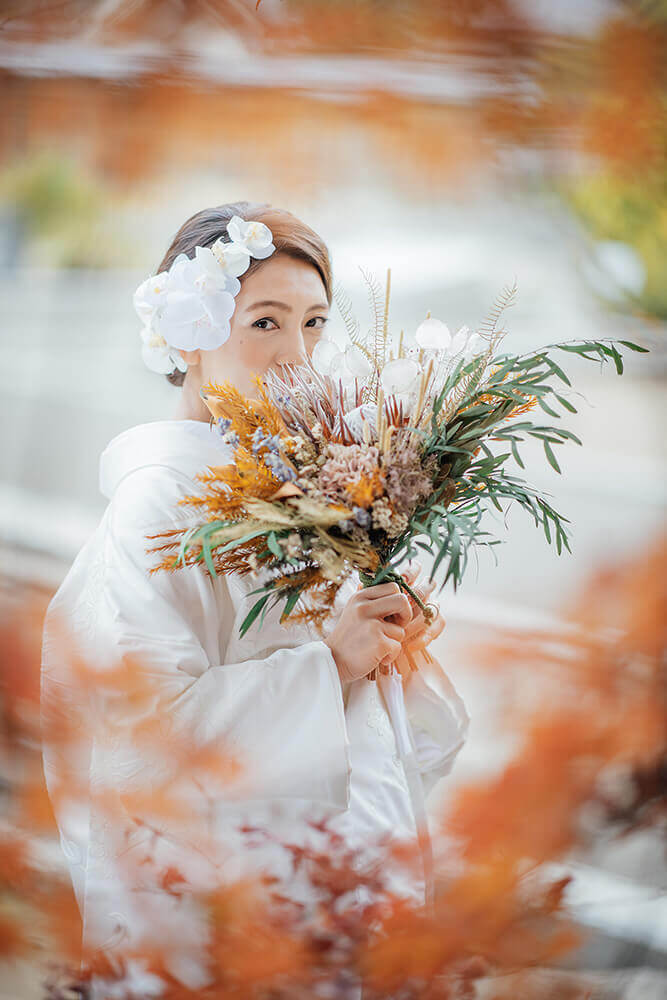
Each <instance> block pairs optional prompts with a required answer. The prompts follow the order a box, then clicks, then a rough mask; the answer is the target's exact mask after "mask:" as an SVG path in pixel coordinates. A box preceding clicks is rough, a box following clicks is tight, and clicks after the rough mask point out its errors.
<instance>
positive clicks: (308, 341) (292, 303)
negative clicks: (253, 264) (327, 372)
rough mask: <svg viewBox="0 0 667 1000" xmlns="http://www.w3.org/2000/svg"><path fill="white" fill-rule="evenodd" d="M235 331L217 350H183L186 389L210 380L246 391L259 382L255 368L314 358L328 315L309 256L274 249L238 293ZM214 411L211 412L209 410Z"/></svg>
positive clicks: (195, 388)
mask: <svg viewBox="0 0 667 1000" xmlns="http://www.w3.org/2000/svg"><path fill="white" fill-rule="evenodd" d="M235 301H236V305H235V308H234V313H233V314H232V318H231V334H230V336H229V338H228V339H227V340H226V341H225V343H224V344H223V345H222V346H221V347H218V348H216V350H214V351H183V352H182V354H183V356H184V358H185V360H186V361H187V363H188V370H187V373H186V378H185V383H184V386H183V388H184V389H185V388H186V386H187V385H188V382H190V386H189V388H190V390H191V392H194V391H196V393H197V395H198V394H199V388H200V387H201V386H202V385H205V384H206V383H208V382H227V381H229V382H233V384H234V385H235V386H236V387H237V389H238V390H239V391H240V392H242V393H243V394H244V395H246V396H253V395H254V394H255V393H256V387H255V385H254V383H253V381H252V375H253V373H257V374H259V375H263V374H264V373H265V372H267V371H268V370H269V369H274V370H276V371H277V372H278V373H280V369H281V366H282V365H285V364H299V363H302V362H303V361H304V360H305V358H306V356H308V357H310V354H311V353H312V350H313V348H314V346H315V344H316V343H317V342H318V340H319V339H320V336H321V334H322V330H323V329H324V326H325V324H326V320H327V318H328V316H329V306H328V304H327V296H326V289H325V287H324V283H323V281H322V279H321V277H320V275H319V272H318V271H317V269H316V268H315V267H313V266H312V265H311V264H308V263H306V262H305V261H300V260H295V259H294V258H292V257H289V256H287V255H285V254H281V253H279V252H276V253H274V254H272V256H271V257H269V258H267V260H265V261H264V262H263V263H262V265H261V267H259V268H258V269H257V270H256V271H255V272H254V273H253V274H251V275H249V276H248V277H247V278H246V279H245V280H244V279H243V277H241V290H240V292H239V293H238V295H237V296H236V299H235ZM209 416H210V414H209Z"/></svg>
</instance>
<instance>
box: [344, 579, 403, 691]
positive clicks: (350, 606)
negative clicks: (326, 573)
mask: <svg viewBox="0 0 667 1000" xmlns="http://www.w3.org/2000/svg"><path fill="white" fill-rule="evenodd" d="M360 586H361V585H360ZM410 621H412V607H411V605H410V601H409V600H408V598H407V596H406V595H405V594H404V593H402V592H401V589H400V587H399V586H398V584H397V583H378V584H376V585H375V586H373V587H364V588H362V589H360V590H358V591H357V592H356V593H355V594H353V595H352V597H351V598H350V599H349V601H348V602H347V604H346V605H345V607H344V608H343V611H342V614H341V615H340V617H339V619H338V621H337V622H336V625H335V626H334V628H333V629H332V630H331V632H330V633H329V635H328V636H327V637H326V638H325V640H324V641H325V642H326V644H327V645H328V646H329V649H330V650H331V652H332V654H333V658H334V660H335V661H336V666H337V667H338V673H339V675H340V678H341V680H342V681H353V680H357V678H359V677H365V676H366V675H367V674H369V673H371V672H372V671H373V670H375V668H376V667H378V666H379V665H380V664H381V663H382V662H383V661H387V662H388V663H389V662H391V661H392V660H395V659H396V658H397V657H398V655H399V654H400V652H401V643H402V642H403V640H404V639H405V626H406V625H407V623H408V622H410Z"/></svg>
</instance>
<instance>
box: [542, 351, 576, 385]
mask: <svg viewBox="0 0 667 1000" xmlns="http://www.w3.org/2000/svg"><path fill="white" fill-rule="evenodd" d="M546 361H547V364H548V365H549V367H550V368H551V370H552V372H553V373H554V374H555V375H557V376H558V378H559V379H561V380H562V381H563V382H565V385H570V386H571V385H572V383H571V382H570V380H569V378H568V377H567V375H566V374H565V372H564V371H563V369H562V368H561V367H560V365H558V364H556V362H555V361H554V359H553V358H547V359H546Z"/></svg>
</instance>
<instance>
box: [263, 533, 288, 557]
mask: <svg viewBox="0 0 667 1000" xmlns="http://www.w3.org/2000/svg"><path fill="white" fill-rule="evenodd" d="M266 544H267V545H268V547H269V548H270V549H271V551H272V552H273V554H274V556H275V557H276V559H283V558H284V557H285V553H284V552H283V550H282V549H281V547H280V545H278V540H277V538H276V533H275V531H270V532H269V534H268V535H267V538H266Z"/></svg>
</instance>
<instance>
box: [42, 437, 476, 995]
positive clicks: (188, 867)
mask: <svg viewBox="0 0 667 1000" xmlns="http://www.w3.org/2000/svg"><path fill="white" fill-rule="evenodd" d="M231 458H232V453H231V451H230V449H229V446H227V445H225V444H224V443H223V442H222V441H221V439H220V437H219V435H218V433H217V431H216V430H215V428H213V429H211V428H210V426H209V424H208V423H205V422H202V421H196V420H159V421H155V422H152V423H146V424H141V425H139V426H137V427H133V428H131V429H129V430H127V431H124V432H123V433H121V434H119V435H118V436H117V437H115V438H114V439H113V440H112V441H111V442H110V443H109V445H108V446H107V448H106V449H105V451H104V452H103V454H102V456H101V460H100V488H101V490H102V492H103V494H104V495H105V496H106V497H108V498H109V500H110V503H109V504H108V506H107V508H106V510H105V512H104V515H103V517H102V519H101V522H100V524H99V526H98V527H97V529H96V530H95V531H94V533H93V534H92V536H91V537H90V538H89V539H88V541H87V542H86V544H85V545H84V546H83V548H82V549H81V551H80V552H79V554H78V555H77V557H76V559H75V561H74V563H73V565H72V566H71V568H70V570H69V572H68V573H67V576H66V577H65V579H64V580H63V582H62V584H61V586H60V587H59V589H58V591H57V593H56V594H55V595H54V597H53V599H52V600H51V603H50V605H49V608H48V611H47V615H46V619H45V625H44V639H43V649H42V716H43V719H46V718H48V719H49V720H51V719H52V718H54V717H55V716H54V713H58V712H59V711H60V712H64V713H65V714H66V716H67V717H71V718H72V719H75V718H76V717H77V713H79V712H80V713H82V714H81V716H80V718H81V719H82V720H85V724H84V725H83V726H82V729H81V732H82V738H81V740H80V745H79V746H78V747H77V749H76V752H75V753H71V754H69V755H64V754H62V753H61V752H60V749H59V747H57V746H53V745H52V744H51V743H50V742H49V740H48V738H45V740H44V746H43V759H44V770H45V777H46V782H47V787H48V789H49V794H50V795H51V796H52V799H53V801H54V810H55V814H56V819H57V822H58V827H59V831H60V842H61V846H62V849H63V852H64V855H65V857H66V859H67V864H68V866H69V870H70V874H71V878H72V882H73V887H74V891H75V893H76V898H77V901H78V904H79V907H80V910H81V914H82V918H83V938H84V944H85V945H86V946H87V947H93V948H103V949H105V952H106V953H107V954H109V955H111V954H115V953H116V949H117V952H118V953H119V954H120V952H121V951H122V948H123V947H124V946H125V945H127V946H128V947H134V946H137V945H138V943H139V942H143V941H154V940H159V942H160V943H161V944H162V945H163V946H166V950H167V952H168V953H169V956H170V958H169V960H170V962H171V971H172V973H173V974H174V975H175V976H176V977H177V978H179V979H181V981H183V982H184V983H186V985H189V986H190V987H191V988H192V987H194V988H196V986H197V984H198V983H204V982H206V975H205V971H203V970H202V967H201V965H200V964H198V962H197V960H196V954H197V949H198V947H200V946H201V942H202V941H203V940H204V939H205V937H206V928H205V926H204V924H202V923H201V922H200V914H199V910H198V909H197V907H196V906H195V905H194V901H193V900H192V899H188V897H187V896H186V895H183V896H181V897H180V898H179V897H177V896H175V895H173V894H171V893H166V892H165V891H164V890H163V889H162V888H161V885H162V882H161V880H162V877H163V875H164V873H165V871H167V869H168V867H169V866H170V865H175V866H176V867H179V868H180V870H181V871H182V872H183V873H184V875H185V877H186V879H187V880H188V882H189V883H190V884H191V885H192V886H193V887H195V888H196V887H210V886H211V885H212V884H213V883H214V881H215V880H216V879H217V878H222V879H227V878H229V877H230V876H236V875H239V874H242V873H243V872H245V871H248V870H251V871H252V870H256V869H257V867H258V866H260V865H261V866H263V867H264V870H266V871H271V872H273V873H275V874H276V875H277V876H278V877H279V878H282V879H283V883H282V887H281V891H283V893H284V894H286V895H290V894H292V895H293V898H295V899H301V900H304V899H307V890H303V889H300V888H299V885H298V879H297V878H296V877H294V876H293V875H292V874H291V869H290V865H289V855H288V853H287V852H286V851H285V850H284V849H282V848H278V847H277V846H276V845H275V844H273V845H272V844H271V843H267V844H265V845H264V846H258V847H252V848H249V847H248V846H247V839H246V840H244V839H243V838H244V836H246V838H247V835H243V834H241V832H240V831H239V830H238V827H239V824H240V822H241V821H242V820H244V821H249V822H252V823H255V824H260V825H261V824H262V823H264V824H265V825H267V826H269V827H270V829H271V830H272V832H273V833H274V835H277V836H279V837H280V836H282V837H284V839H286V840H289V841H290V842H292V843H295V842H299V843H303V844H305V843H306V842H309V843H310V842H312V843H315V842H316V840H315V838H316V836H321V834H316V831H315V830H314V829H313V827H312V826H307V825H306V822H305V820H306V819H307V818H308V819H319V820H326V821H328V824H329V829H331V830H334V831H336V832H338V833H341V834H343V835H344V839H345V842H346V843H348V844H350V845H353V846H358V847H359V848H364V849H366V850H367V851H368V850H372V844H373V840H374V838H379V837H382V836H389V837H393V838H397V839H399V840H407V839H414V841H415V843H418V844H419V850H418V851H417V856H418V857H419V856H420V854H419V851H421V861H422V868H421V872H417V874H416V875H413V876H412V877H410V878H408V879H406V878H405V877H404V876H402V875H401V873H398V872H397V873H395V875H394V876H393V877H392V876H391V875H390V873H387V874H388V877H390V884H391V887H392V888H393V889H394V890H395V891H397V892H399V893H401V894H403V895H405V896H408V897H412V898H414V899H415V900H417V901H419V902H424V900H426V901H427V902H428V900H429V898H430V893H431V891H432V882H431V871H430V842H429V838H428V834H427V832H426V827H425V823H426V820H425V811H424V797H425V795H426V794H427V793H428V792H429V791H430V789H431V788H432V787H433V785H434V784H435V783H436V781H437V780H438V779H439V778H441V777H442V776H443V775H445V774H447V773H448V772H449V771H450V769H451V768H452V765H453V763H454V760H455V758H456V755H457V754H458V752H459V750H460V749H461V747H462V745H463V743H464V741H465V738H466V735H467V728H468V721H469V720H468V715H467V713H466V710H465V707H464V705H463V702H462V700H461V698H460V697H459V695H458V694H457V692H456V691H455V689H454V687H453V686H452V684H451V682H450V681H449V679H448V678H447V676H446V674H445V673H444V671H443V670H442V668H441V667H440V665H439V664H438V663H437V661H434V662H433V663H429V662H427V661H426V659H424V658H421V657H420V658H419V662H420V671H419V672H418V673H412V674H411V676H410V677H409V678H407V679H406V680H402V679H401V677H400V675H398V674H394V675H392V676H381V677H380V679H379V681H378V682H377V683H376V682H374V681H369V680H367V679H365V678H362V679H359V680H357V681H354V682H352V683H351V684H347V685H345V686H343V685H341V682H340V679H339V675H338V671H337V669H336V664H335V661H334V659H333V656H332V654H331V651H330V649H329V647H328V646H327V644H326V643H325V642H324V641H323V640H322V639H321V638H320V637H319V636H318V634H317V633H316V631H315V630H314V628H312V627H311V626H305V625H293V624H291V625H289V626H288V627H285V626H283V625H280V623H279V622H278V616H279V613H280V609H279V608H278V609H274V610H273V611H272V612H268V613H267V615H266V617H265V620H264V622H263V623H262V624H261V627H260V624H259V619H256V621H255V623H254V624H253V625H252V626H251V628H250V630H249V632H248V633H247V634H246V636H245V637H244V638H240V637H239V634H238V633H239V625H240V623H241V622H242V621H243V619H244V617H245V615H246V614H247V612H248V610H249V609H250V607H251V606H252V604H253V603H254V601H255V600H256V597H255V596H248V593H247V592H248V591H249V590H252V589H254V588H256V587H257V586H258V583H259V580H257V579H253V578H252V577H251V576H245V577H239V576H238V575H236V574H234V575H230V576H226V577H222V576H219V577H217V578H216V579H215V580H212V579H211V578H209V577H208V575H207V574H206V572H205V571H204V570H202V569H201V568H200V567H199V566H190V567H186V568H181V569H178V570H176V571H174V572H167V571H159V572H157V573H153V574H149V568H150V567H152V566H155V565H156V562H157V561H158V557H157V555H156V554H155V553H147V552H146V549H147V548H148V547H150V546H151V545H157V544H158V541H157V540H156V541H154V542H151V541H150V540H148V539H146V537H145V536H146V535H147V534H148V533H157V532H159V531H164V530H166V529H169V528H172V527H175V526H177V525H182V524H190V523H192V519H193V516H194V515H193V510H192V508H190V507H186V506H184V505H181V506H180V507H179V506H178V503H177V501H178V499H179V498H182V497H184V496H187V495H193V494H196V493H199V492H200V491H201V489H202V484H201V483H200V482H197V481H196V480H195V478H194V477H195V475H196V474H197V473H198V472H202V471H205V470H206V468H207V467H209V466H215V465H222V464H225V463H226V462H229V461H231ZM357 583H358V577H357V576H356V574H355V575H354V576H353V577H352V578H351V579H350V580H349V581H348V582H347V583H346V584H345V585H344V586H343V588H342V589H341V591H340V592H339V595H338V598H337V601H336V605H335V607H334V609H333V611H332V614H331V616H330V619H329V621H328V624H327V632H328V631H329V630H330V628H331V627H333V624H334V623H335V621H336V619H337V615H338V614H340V611H341V609H342V607H344V605H345V603H346V601H347V600H349V598H350V596H351V595H352V593H353V592H354V591H355V589H356V586H357ZM56 622H59V623H62V622H65V623H66V625H67V627H68V628H69V629H71V630H72V635H73V636H74V637H75V639H76V643H77V648H78V649H79V650H80V651H81V653H82V654H83V656H84V657H85V658H87V659H88V660H90V661H91V662H92V663H93V664H94V666H95V669H96V670H98V671H101V672H102V671H104V670H105V669H106V668H107V667H108V666H110V665H112V664H113V663H114V662H117V661H118V659H119V658H121V657H125V658H127V657H130V658H131V663H132V664H134V663H137V664H140V665H141V669H142V670H145V671H146V676H147V677H149V678H150V680H151V682H152V683H153V685H154V690H155V696H154V697H153V699H152V701H151V703H150V704H147V703H139V705H137V704H133V705H132V706H131V708H130V707H129V706H127V705H126V704H125V703H124V702H123V700H122V697H119V698H117V699H114V698H107V699H104V698H96V697H95V696H94V695H93V696H84V695H83V694H82V693H81V691H80V689H79V687H77V683H76V681H75V680H74V679H73V673H72V671H71V657H70V656H68V654H67V651H66V648H65V647H63V646H62V644H61V641H60V638H59V635H60V633H59V631H58V629H57V628H56ZM144 716H146V717H150V718H152V719H157V720H159V725H160V727H161V731H162V732H163V733H164V735H165V739H167V740H168V739H169V738H174V737H181V738H183V737H184V738H185V740H186V741H190V743H192V745H193V746H195V745H196V746H197V747H202V748H206V749H207V750H208V751H209V752H210V753H212V754H213V755H214V757H215V755H216V754H219V755H220V759H221V762H222V761H223V760H227V759H228V758H229V754H230V751H233V753H234V755H235V756H238V759H239V760H240V761H242V762H243V763H244V764H245V765H246V769H245V770H244V772H243V774H242V775H241V776H240V777H236V778H233V779H231V778H230V779H229V780H228V781H227V782H225V781H222V780H221V779H220V777H218V776H216V775H215V774H214V773H213V772H211V771H206V770H205V769H203V770H202V771H201V772H199V771H198V772H197V775H196V777H194V778H191V776H189V775H182V776H181V780H180V781H179V783H178V788H179V791H180V792H181V793H182V795H183V801H184V802H187V807H188V808H187V819H188V821H189V823H188V824H185V823H184V822H182V821H181V820H180V819H179V821H178V822H177V821H174V828H173V829H169V828H168V827H167V825H165V824H164V823H161V822H160V821H157V820H155V821H154V822H153V818H152V817H150V816H149V815H148V814H146V815H144V816H137V815H136V800H135V801H134V809H133V811H132V813H130V812H128V811H126V810H125V809H124V805H123V802H124V800H123V793H124V792H125V791H128V790H133V789H134V790H136V788H137V787H141V786H142V782H143V783H144V784H148V786H150V783H151V778H153V780H154V781H155V784H156V786H157V785H158V784H159V782H160V781H161V780H162V779H163V778H164V777H165V770H168V765H167V764H166V762H165V760H162V759H160V758H158V759H157V760H156V759H154V758H153V759H149V758H147V756H146V754H144V753H143V752H139V751H138V750H137V748H136V746H135V743H134V741H133V738H132V731H133V726H134V725H136V724H139V723H141V721H142V717H144ZM91 723H92V724H91ZM166 756H167V755H166V754H165V758H166ZM73 778H75V779H77V780H78V781H79V782H80V786H81V787H83V788H84V789H85V788H88V789H89V790H94V791H96V792H98V791H100V789H102V788H105V789H106V790H107V792H108V794H110V795H112V796H113V797H114V798H113V801H115V802H116V804H117V807H118V816H121V817H123V821H122V823H120V822H119V821H118V816H116V818H115V819H114V822H113V823H111V822H110V821H109V818H108V816H106V815H105V814H103V813H102V812H101V810H100V808H99V806H98V805H97V804H96V802H93V801H92V799H89V798H87V797H86V796H85V794H84V795H82V796H81V797H80V799H78V800H77V801H72V800H69V801H68V800H63V799H62V798H59V797H57V795H56V793H57V789H58V787H59V786H61V785H62V786H63V787H66V788H67V787H70V786H71V781H72V779H73ZM186 826H187V829H186ZM420 829H421V834H420ZM194 834H196V836H195V835H194ZM317 843H320V841H318V842H317ZM133 858H134V859H141V861H142V864H140V865H139V866H138V868H136V869H135V870H134V872H135V874H134V875H133V879H134V881H133V882H132V884H128V881H127V871H128V869H127V868H126V867H125V866H126V865H127V863H128V862H129V861H131V860H132V859H133ZM253 865H254V866H255V868H254V869H253ZM137 870H138V871H140V872H141V873H142V874H141V880H140V882H139V881H137V879H136V871H137ZM357 898H359V899H361V898H363V894H359V893H358V896H357Z"/></svg>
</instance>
